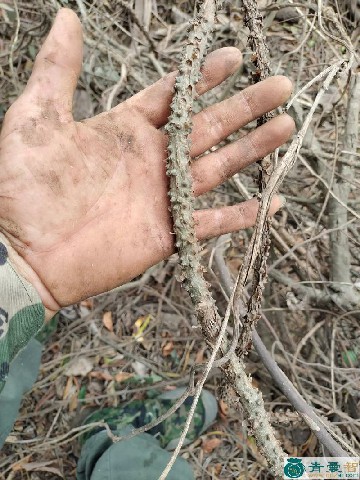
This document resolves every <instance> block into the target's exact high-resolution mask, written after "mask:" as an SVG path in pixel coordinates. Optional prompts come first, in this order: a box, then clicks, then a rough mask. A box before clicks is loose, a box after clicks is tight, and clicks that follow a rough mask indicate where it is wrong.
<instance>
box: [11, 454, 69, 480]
mask: <svg viewBox="0 0 360 480" xmlns="http://www.w3.org/2000/svg"><path fill="white" fill-rule="evenodd" d="M29 458H30V456H28V457H26V458H23V459H22V460H21V461H20V462H17V463H15V464H14V465H13V466H12V471H13V472H19V471H25V472H48V473H53V474H54V475H57V476H58V477H61V478H64V476H63V474H62V473H61V471H60V470H59V468H58V467H57V466H55V465H54V460H50V461H47V462H29V463H28V462H27V460H29Z"/></svg>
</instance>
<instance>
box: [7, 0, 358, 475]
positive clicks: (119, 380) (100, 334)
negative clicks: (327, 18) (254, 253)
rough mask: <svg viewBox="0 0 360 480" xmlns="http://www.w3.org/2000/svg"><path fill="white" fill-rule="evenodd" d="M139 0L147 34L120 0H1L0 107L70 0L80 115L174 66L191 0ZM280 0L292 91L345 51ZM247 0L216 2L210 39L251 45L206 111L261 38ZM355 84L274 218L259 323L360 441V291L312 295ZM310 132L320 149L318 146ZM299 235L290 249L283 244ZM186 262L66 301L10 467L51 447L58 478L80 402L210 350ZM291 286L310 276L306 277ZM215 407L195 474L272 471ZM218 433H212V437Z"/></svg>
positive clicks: (308, 440) (161, 379) (281, 54)
mask: <svg viewBox="0 0 360 480" xmlns="http://www.w3.org/2000/svg"><path fill="white" fill-rule="evenodd" d="M132 3H133V4H134V5H135V6H134V10H135V12H136V13H137V15H138V17H139V20H140V23H141V24H142V25H143V27H144V29H145V31H146V32H148V35H144V34H143V33H142V31H141V29H139V27H138V26H136V25H135V24H134V22H133V16H132V15H131V14H130V13H129V11H128V10H127V9H126V8H125V7H124V6H119V2H117V1H115V0H108V1H104V2H96V1H93V2H87V1H84V0H77V1H73V0H69V1H65V0H64V1H63V2H58V1H56V0H36V1H34V2H22V1H16V2H15V3H14V2H13V1H12V0H5V1H4V0H2V1H0V18H1V23H0V32H1V35H0V37H1V40H0V45H1V53H0V68H1V75H0V95H1V99H0V117H1V118H3V115H4V112H5V111H6V109H7V107H8V106H9V105H10V104H11V103H12V102H13V101H14V100H15V99H16V98H17V96H18V94H19V93H20V92H21V90H22V88H23V86H24V84H25V83H26V80H27V78H28V77H29V74H30V72H31V68H32V64H33V61H34V58H35V55H36V52H37V51H38V48H39V46H40V44H41V42H42V40H43V38H44V35H45V34H46V32H47V31H48V30H49V27H50V25H51V21H52V18H53V17H54V14H55V11H56V9H57V8H58V7H59V6H60V5H63V6H69V7H71V8H73V9H74V10H76V11H77V12H78V13H79V15H80V17H81V20H82V23H83V27H84V39H85V55H84V68H83V73H82V75H81V79H80V82H79V88H78V90H77V92H76V97H75V115H76V117H77V118H78V119H80V118H84V117H88V116H90V115H92V114H94V113H98V112H100V111H102V110H104V109H106V108H108V107H109V105H110V104H112V105H114V104H115V103H116V102H121V101H123V100H125V99H126V98H128V97H130V96H131V95H133V94H134V93H136V92H137V91H139V90H140V89H142V88H144V87H145V86H147V85H149V84H151V83H152V82H154V81H155V80H157V79H158V78H160V77H161V76H162V74H163V73H164V72H168V71H169V70H173V69H174V68H175V67H176V63H177V59H178V57H179V54H180V51H181V47H182V45H183V42H184V41H185V40H186V24H187V20H188V19H189V18H190V17H191V16H192V14H193V11H194V6H195V5H194V4H195V2H193V1H191V2H186V1H177V2H165V1H164V2H163V3H162V2H161V1H159V0H158V1H155V0H154V1H152V2H150V1H149V2H146V1H145V2H141V1H135V2H132ZM271 3H272V2H270V1H266V0H261V2H260V4H261V6H262V8H263V13H264V16H265V24H266V28H267V31H266V34H267V40H268V44H269V47H270V51H271V56H272V68H273V72H274V73H276V74H284V75H288V76H289V77H290V78H291V79H292V80H293V82H294V85H295V91H298V90H299V89H300V88H301V87H302V86H303V85H304V84H305V83H306V82H307V81H309V80H310V79H311V78H313V77H315V76H316V74H318V73H319V72H320V71H322V69H323V68H324V67H325V66H327V65H329V64H330V63H332V61H333V60H334V57H336V55H341V46H339V45H338V44H336V42H334V41H333V40H332V39H330V38H328V37H324V35H323V34H322V33H321V32H320V33H319V24H318V21H317V19H316V18H314V12H313V11H312V10H308V9H307V8H305V7H306V6H307V5H308V3H307V2H305V1H304V0H301V1H300V2H298V3H297V5H300V9H299V11H297V10H296V9H295V8H294V7H292V6H291V4H290V3H288V4H286V5H287V6H288V8H287V9H279V11H276V10H272V9H271V7H269V5H270V4H271ZM285 3H286V2H284V5H285ZM351 3H353V2H349V6H347V5H346V2H342V3H341V9H342V11H341V18H342V21H343V24H344V27H345V29H346V30H347V32H348V34H349V35H350V36H351V38H352V41H353V43H354V46H355V47H358V45H356V42H358V38H359V27H358V26H357V24H356V20H355V17H356V15H355V13H356V12H351V8H350V7H351ZM171 5H172V6H171ZM237 5H239V2H231V5H230V3H227V4H226V5H225V7H224V9H223V10H222V11H221V13H220V15H219V20H218V24H217V28H216V31H215V33H214V44H213V48H214V49H215V48H218V47H221V46H225V45H235V46H238V47H239V48H241V50H242V51H243V53H244V67H243V69H241V70H240V71H239V72H238V73H237V74H236V76H235V77H234V78H232V79H231V80H229V81H228V82H226V84H225V86H222V87H221V88H217V89H214V90H213V91H212V92H210V93H208V94H206V95H205V96H204V97H203V98H202V99H201V100H199V102H198V106H197V108H199V109H200V108H202V106H203V105H205V104H209V103H213V102H214V101H215V100H219V99H221V98H224V97H225V96H230V95H231V94H232V93H233V92H235V91H238V90H239V89H241V88H243V87H245V86H246V85H247V84H248V76H249V72H250V70H251V68H252V67H251V63H250V56H251V52H249V51H248V50H247V48H246V38H247V32H246V30H245V29H244V27H243V24H242V13H241V10H240V8H239V7H238V6H237ZM301 5H303V6H301ZM333 6H334V8H335V10H336V9H337V8H338V4H337V2H335V3H334V4H333ZM312 24H313V27H312ZM323 37H324V38H323ZM149 39H150V41H149ZM154 46H155V48H156V50H157V52H154ZM316 91H317V86H316V85H313V86H312V87H310V88H309V89H308V90H307V91H306V92H305V93H304V94H303V95H301V97H300V99H299V101H298V102H297V103H296V105H295V106H296V109H295V110H296V111H295V114H296V115H297V118H299V117H301V115H302V114H303V113H304V112H307V110H308V108H309V106H310V105H311V103H312V101H313V99H314V95H315V93H316ZM347 96H348V91H347V78H343V77H341V76H340V77H339V78H338V79H337V81H336V83H335V84H334V85H333V86H332V87H331V89H330V90H329V91H328V92H327V94H326V99H325V100H324V102H323V103H322V105H321V108H320V109H318V112H317V114H316V118H315V119H314V122H313V128H312V130H311V135H310V136H309V137H308V138H307V141H306V145H305V147H306V148H305V149H303V151H302V159H303V161H302V159H301V158H300V160H299V161H298V162H297V165H296V166H295V167H294V168H293V170H292V171H291V173H290V175H289V176H288V177H287V179H286V180H285V182H284V185H283V191H282V193H283V194H284V195H285V196H286V197H287V200H288V203H287V207H286V208H285V209H284V210H283V212H282V213H281V214H279V215H278V217H277V222H276V224H275V225H274V226H275V228H276V230H277V233H278V237H277V239H275V241H274V243H273V248H272V253H271V257H270V260H269V267H270V281H269V284H268V287H267V289H266V298H265V301H264V313H265V314H266V317H267V319H268V323H263V324H261V325H259V328H258V331H259V333H260V335H261V337H262V339H263V341H264V342H265V343H266V345H267V347H268V348H269V349H270V350H271V351H272V353H273V356H274V357H275V358H276V360H277V361H278V363H279V365H280V366H281V367H282V368H283V370H284V371H285V372H286V373H287V374H288V376H289V377H290V379H291V380H292V381H293V383H294V385H295V386H296V387H297V388H298V389H299V391H300V392H301V393H302V395H303V396H304V397H305V398H306V399H307V401H308V402H309V403H311V404H312V405H313V407H314V408H315V409H316V410H317V411H318V412H319V413H321V414H322V415H323V416H324V417H326V418H327V419H328V420H329V421H331V422H332V423H333V425H334V426H335V429H336V431H337V433H338V434H339V435H340V436H344V438H346V440H347V442H348V443H349V444H351V445H352V446H353V447H354V448H355V449H359V442H360V421H359V412H360V405H359V370H360V369H359V366H360V360H359V354H360V352H359V346H358V345H359V310H360V305H359V307H358V309H357V310H356V309H354V308H351V309H344V306H337V305H335V303H333V302H327V303H326V304H324V305H315V304H314V301H313V299H312V297H311V293H312V292H313V291H314V288H316V289H317V290H316V291H317V292H319V293H320V294H327V295H329V296H330V297H331V295H332V292H333V291H334V289H335V288H336V286H335V285H333V284H332V283H331V277H330V270H331V251H330V243H329V233H328V229H329V215H328V214H329V210H328V208H329V205H328V203H329V194H328V190H329V189H328V188H327V187H324V180H325V181H326V182H327V184H328V185H330V186H331V185H332V182H333V181H334V179H335V180H336V179H337V178H338V177H339V175H342V173H339V172H340V170H339V169H338V165H339V164H346V165H347V164H348V163H349V155H348V154H347V153H344V152H343V146H342V137H343V133H344V128H345V120H346V112H347ZM242 133H244V132H242ZM314 145H317V146H318V147H320V148H318V149H317V150H316V149H315V147H314ZM314 151H316V155H314ZM353 158H354V157H352V159H351V158H350V166H351V169H352V174H351V177H346V179H347V181H348V182H350V185H351V190H350V195H349V201H348V206H349V207H350V208H351V209H353V210H355V211H356V210H358V207H359V197H358V194H359V186H360V176H359V163H358V161H357V160H358V159H359V151H358V153H357V156H356V157H355V161H354V160H353ZM346 162H348V163H346ZM309 167H311V168H309ZM256 172H257V167H256V166H252V167H250V168H247V169H246V170H245V171H244V172H241V173H240V175H239V177H238V180H239V181H240V182H241V183H242V184H243V185H244V186H246V188H247V190H248V191H249V192H250V193H254V192H255V191H256ZM314 172H315V173H316V174H315V175H314ZM328 179H329V181H328ZM329 182H330V183H329ZM241 199H242V197H241V194H240V193H239V190H238V188H237V187H236V184H235V183H234V182H233V181H230V182H227V183H226V184H224V185H222V186H221V187H219V188H217V189H216V190H215V191H214V192H212V193H211V194H207V195H205V196H204V197H203V198H201V200H199V202H200V203H201V205H206V206H210V205H212V206H217V205H218V206H219V205H225V204H227V205H228V204H231V203H234V202H236V201H239V200H241ZM351 219H352V220H353V221H352V223H351V224H350V225H349V226H348V230H347V234H348V239H349V248H350V255H351V279H352V281H353V282H354V283H355V282H358V284H359V282H360V254H359V252H360V249H359V244H360V235H359V227H360V222H359V221H358V219H356V218H354V217H353V216H352V215H351V214H349V218H348V220H351ZM249 238H250V234H249V231H243V232H240V233H239V234H236V235H233V236H232V242H231V243H229V246H228V248H227V250H226V257H227V264H228V266H229V267H230V269H231V270H232V272H233V273H234V274H235V273H236V272H237V269H238V267H239V265H240V264H241V261H242V255H243V252H244V247H245V246H246V245H247V243H248V241H249ZM295 245H296V250H295V251H294V252H293V253H291V254H289V253H288V251H289V249H290V248H291V247H294V246H295ZM213 247H214V242H207V243H206V244H205V245H204V251H203V259H204V263H209V262H210V264H209V269H208V278H209V280H210V281H211V283H212V285H213V288H214V290H215V292H216V295H217V298H218V302H219V305H220V309H223V310H224V309H225V307H226V300H225V298H224V297H223V293H222V290H221V288H220V285H219V281H218V279H217V276H216V268H215V266H213V265H212V263H211V260H212V255H211V254H212V249H213ZM176 273H177V267H176V259H175V258H171V259H170V260H169V261H168V262H163V263H162V264H160V265H158V266H156V267H155V268H153V269H152V270H151V272H150V274H147V275H145V278H144V279H143V281H139V282H137V283H135V284H134V286H131V285H130V286H129V288H127V289H126V290H123V291H119V292H117V293H110V294H106V295H103V296H100V297H98V298H96V299H93V300H89V301H87V302H82V304H80V305H77V306H74V307H71V308H68V309H65V310H64V311H63V312H62V314H61V316H60V321H59V325H58V329H57V331H56V332H55V333H54V335H53V336H52V337H51V340H50V341H49V342H48V343H47V345H46V348H45V351H44V354H43V363H42V367H41V373H40V376H39V379H38V381H37V383H36V384H35V385H34V387H33V389H32V390H31V392H29V393H28V394H27V395H26V398H25V399H24V401H23V404H22V407H21V412H20V417H19V419H18V421H17V422H16V425H15V427H14V432H13V433H12V434H11V438H10V439H9V440H10V442H9V443H7V444H6V446H5V448H4V450H3V451H2V453H1V454H0V471H1V472H2V474H3V478H4V479H5V478H6V479H23V478H24V479H25V478H31V479H34V480H35V479H47V478H49V479H50V478H54V475H55V474H54V473H46V472H45V471H40V472H39V471H38V472H34V471H33V472H31V471H30V472H29V471H26V464H27V463H28V462H47V461H52V463H51V466H52V467H54V468H57V469H58V470H59V473H61V474H62V475H63V477H64V478H69V479H70V478H74V471H75V466H76V460H77V456H78V454H79V451H78V447H77V441H76V438H73V437H74V433H73V429H74V428H75V427H76V426H77V425H78V424H79V423H80V422H81V418H82V417H83V415H84V411H86V409H89V408H93V407H96V408H99V407H102V406H114V405H117V404H119V403H120V402H125V401H129V400H131V399H133V398H143V397H144V396H145V395H146V394H148V393H149V391H150V390H152V389H154V388H156V389H160V388H170V387H172V386H178V385H185V384H186V382H187V379H188V372H189V369H190V367H191V365H193V364H194V363H195V362H201V361H204V360H206V358H207V351H206V348H205V345H204V343H203V342H202V340H201V338H200V336H199V335H198V334H197V332H196V330H194V328H193V325H194V318H193V312H192V307H191V303H190V301H189V299H188V297H187V295H185V292H184V291H183V290H182V288H181V286H180V285H179V283H178V282H177V281H176ZM294 285H296V286H297V287H299V285H302V286H306V287H309V288H308V289H307V290H306V291H305V290H303V291H299V289H298V288H297V289H296V288H294ZM104 312H111V323H112V325H113V332H112V333H111V332H109V331H108V329H107V328H106V327H105V326H104ZM144 318H148V319H149V323H148V326H147V327H146V328H145V330H144V333H143V336H142V338H136V336H135V334H136V331H137V330H136V328H137V326H136V325H139V324H140V323H141V322H142V320H143V319H144ZM107 319H108V320H109V314H107ZM139 319H142V320H140V321H139ZM136 321H138V324H136ZM79 359H81V362H82V364H83V367H84V370H83V372H82V373H83V376H81V375H73V374H72V371H71V365H72V363H71V362H72V361H73V360H75V362H76V363H77V364H78V363H79ZM85 367H86V368H85ZM248 370H249V372H251V373H252V376H253V379H254V383H255V384H257V385H258V386H259V387H260V388H261V390H262V392H263V395H264V398H265V402H266V406H267V409H268V411H269V412H270V413H271V418H272V420H273V424H274V425H275V426H276V428H277V432H278V435H279V438H280V440H281V442H282V444H283V445H284V448H285V449H286V451H287V452H288V453H289V454H291V455H293V456H296V455H304V456H315V455H317V454H318V455H322V454H323V451H322V447H321V446H320V445H319V444H318V442H317V440H316V437H314V435H313V433H311V432H310V430H309V428H308V427H307V426H306V425H305V424H304V423H303V422H302V421H300V419H299V418H298V416H297V415H296V413H294V412H293V408H292V407H291V406H290V405H289V404H288V403H287V401H286V400H285V398H284V397H283V396H282V395H281V394H280V393H279V391H278V390H277V388H276V387H275V386H274V383H273V381H272V380H271V378H270V377H269V375H268V373H267V371H266V370H265V368H264V367H263V366H262V365H261V364H260V363H259V361H258V358H257V356H256V354H255V353H251V354H250V355H249V357H248ZM89 371H90V373H89ZM80 373H81V372H80ZM122 373H123V374H124V375H121V374H122ZM126 373H127V374H128V375H125V374H126ZM126 377H128V378H126ZM220 385H221V377H220V375H219V373H218V372H217V371H214V372H213V374H212V376H211V378H210V380H209V382H208V384H207V388H208V389H210V390H213V391H216V389H217V387H219V386H220ZM221 407H222V409H221V414H220V416H219V417H218V421H217V423H216V424H215V425H214V426H213V430H212V432H208V433H207V434H206V435H204V436H203V437H202V438H200V439H199V440H198V441H197V442H195V444H193V445H190V446H188V447H186V448H184V449H183V456H184V457H185V458H188V459H189V461H190V462H191V463H192V465H193V467H194V469H195V471H196V472H197V478H203V479H208V478H209V479H210V478H211V479H216V478H221V479H227V478H229V479H230V478H267V473H266V472H267V469H266V466H265V464H264V460H263V459H262V458H261V456H260V455H259V453H258V451H257V449H256V447H255V444H254V441H253V439H252V437H251V436H248V435H247V432H246V426H244V425H243V422H242V418H239V416H238V414H236V413H235V412H233V411H232V410H231V409H228V408H227V407H226V406H225V405H224V404H223V403H221ZM64 435H65V437H64ZM66 435H68V436H66ZM214 438H216V439H218V441H216V442H213V444H211V443H210V444H209V440H211V439H214ZM212 447H214V449H213V450H212ZM55 476H56V475H55ZM0 477H1V474H0Z"/></svg>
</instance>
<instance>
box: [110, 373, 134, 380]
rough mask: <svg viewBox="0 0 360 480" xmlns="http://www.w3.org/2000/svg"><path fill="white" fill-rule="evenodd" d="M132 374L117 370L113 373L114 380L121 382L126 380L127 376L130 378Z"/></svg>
mask: <svg viewBox="0 0 360 480" xmlns="http://www.w3.org/2000/svg"><path fill="white" fill-rule="evenodd" d="M133 376H134V374H133V373H129V372H119V373H117V374H116V375H115V377H114V380H115V382H123V381H125V380H128V379H129V378H132V377H133Z"/></svg>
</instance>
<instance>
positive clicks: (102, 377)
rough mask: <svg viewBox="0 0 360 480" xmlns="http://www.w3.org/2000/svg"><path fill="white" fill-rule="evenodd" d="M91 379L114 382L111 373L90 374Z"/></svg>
mask: <svg viewBox="0 0 360 480" xmlns="http://www.w3.org/2000/svg"><path fill="white" fill-rule="evenodd" d="M89 377H91V378H96V379H97V380H104V381H105V382H110V381H111V380H113V377H112V375H110V373H109V372H106V371H105V372H98V371H96V372H90V373H89Z"/></svg>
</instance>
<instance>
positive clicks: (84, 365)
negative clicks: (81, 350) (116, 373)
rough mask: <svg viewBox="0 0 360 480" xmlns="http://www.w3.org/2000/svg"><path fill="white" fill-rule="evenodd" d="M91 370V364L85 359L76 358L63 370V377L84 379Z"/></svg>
mask: <svg viewBox="0 0 360 480" xmlns="http://www.w3.org/2000/svg"><path fill="white" fill-rule="evenodd" d="M92 369H93V363H92V362H91V360H90V359H89V358H87V357H78V358H74V359H73V360H71V362H70V363H69V365H68V367H67V369H66V370H65V375H66V376H68V377H71V376H74V377H86V375H87V374H88V373H90V372H91V370H92Z"/></svg>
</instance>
